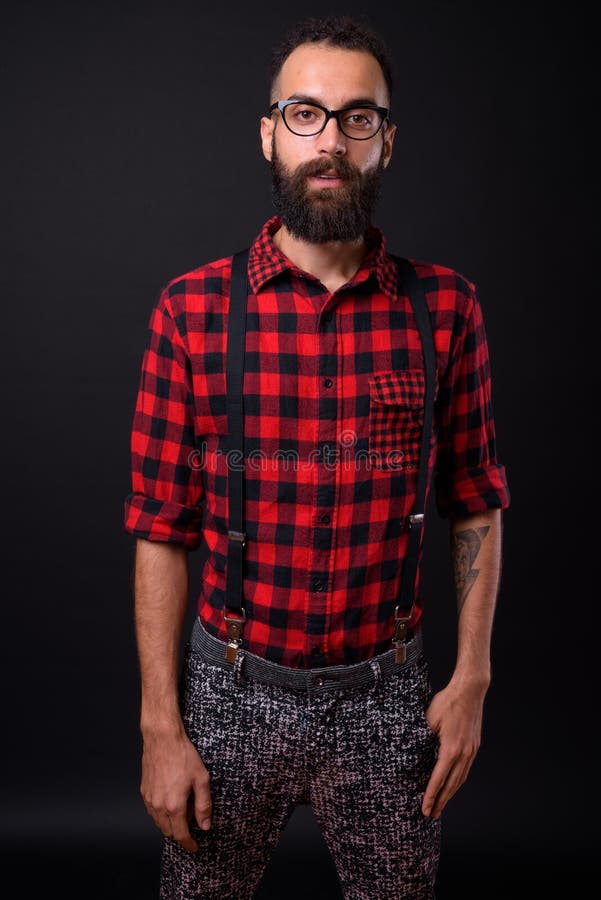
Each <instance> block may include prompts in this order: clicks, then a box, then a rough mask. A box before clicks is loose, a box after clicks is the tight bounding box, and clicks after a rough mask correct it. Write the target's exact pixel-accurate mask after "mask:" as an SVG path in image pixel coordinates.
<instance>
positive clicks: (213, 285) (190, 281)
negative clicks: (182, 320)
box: [157, 256, 232, 319]
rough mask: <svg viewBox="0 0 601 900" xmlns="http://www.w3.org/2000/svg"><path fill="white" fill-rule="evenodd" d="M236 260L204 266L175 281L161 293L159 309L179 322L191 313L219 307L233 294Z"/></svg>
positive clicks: (229, 259) (219, 260) (220, 261)
mask: <svg viewBox="0 0 601 900" xmlns="http://www.w3.org/2000/svg"><path fill="white" fill-rule="evenodd" d="M231 268H232V257H231V256H224V257H221V259H215V260H212V261H211V262H207V263H203V264H202V265H200V266H197V267H196V268H194V269H190V270H189V271H188V272H183V273H182V274H181V275H176V276H175V277H173V278H171V279H170V280H169V281H168V282H167V283H166V284H165V285H164V286H163V288H162V289H161V292H160V297H159V301H158V304H157V305H158V308H159V309H161V310H162V311H163V312H165V313H167V314H168V315H170V316H171V317H172V318H174V319H177V318H178V317H180V316H181V315H183V314H187V313H202V312H204V311H207V310H209V309H211V308H212V307H217V308H219V309H221V305H222V299H223V297H224V296H227V294H228V293H229V285H230V278H231Z"/></svg>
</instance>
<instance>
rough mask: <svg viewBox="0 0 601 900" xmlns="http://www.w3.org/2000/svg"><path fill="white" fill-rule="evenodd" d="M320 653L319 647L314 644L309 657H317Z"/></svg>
mask: <svg viewBox="0 0 601 900" xmlns="http://www.w3.org/2000/svg"><path fill="white" fill-rule="evenodd" d="M320 653H321V646H320V645H319V644H316V646H315V647H311V656H319V654H320Z"/></svg>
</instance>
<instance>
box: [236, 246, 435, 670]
mask: <svg viewBox="0 0 601 900" xmlns="http://www.w3.org/2000/svg"><path fill="white" fill-rule="evenodd" d="M393 258H394V259H395V261H396V264H397V268H398V274H399V288H400V285H403V286H404V288H405V290H406V291H407V293H408V295H409V299H410V301H411V306H412V308H413V312H414V314H415V318H416V321H417V327H418V329H419V334H420V339H421V345H422V354H423V358H424V369H425V399H424V424H423V430H422V440H421V448H420V458H419V469H418V473H417V486H416V495H415V504H414V508H413V509H414V511H413V513H412V515H410V516H409V542H408V545H407V554H406V557H405V562H404V564H403V571H402V574H401V587H400V591H399V598H398V603H397V605H396V607H395V611H394V623H395V628H394V636H393V639H392V644H393V647H394V648H395V650H396V653H395V662H397V663H402V662H404V661H405V646H406V638H407V628H408V625H409V622H410V620H411V614H412V612H413V601H414V596H415V584H416V578H417V568H418V562H419V553H420V546H421V537H422V529H423V524H424V512H425V500H426V487H427V481H428V459H429V455H430V439H431V434H432V421H433V415H434V393H435V388H436V355H435V349H434V340H433V336H432V325H431V320H430V314H429V312H428V307H427V305H426V298H425V296H424V292H423V289H422V286H421V282H420V279H419V278H418V276H417V274H416V272H415V269H414V268H413V266H412V265H411V263H410V262H409V261H408V260H406V259H403V258H401V257H397V256H395V257H393ZM248 293H249V285H248V249H246V250H241V251H240V252H238V253H236V254H234V257H233V260H232V283H231V291H230V304H229V312H228V328H227V361H226V379H227V381H226V384H227V421H228V434H229V437H228V463H227V466H228V509H229V521H228V525H229V530H228V552H227V568H226V593H225V607H224V610H223V618H224V621H225V624H226V629H227V635H228V642H227V646H226V651H225V658H226V659H227V660H228V662H231V663H233V662H234V661H235V659H236V654H237V651H238V647H239V646H240V643H241V640H242V630H243V628H244V623H245V621H246V610H245V609H244V606H243V594H242V586H243V577H244V576H243V573H244V546H245V543H246V534H245V532H244V398H243V392H242V386H243V377H244V349H245V336H246V301H247V297H248ZM230 612H234V613H235V615H234V616H231V615H229V613H230Z"/></svg>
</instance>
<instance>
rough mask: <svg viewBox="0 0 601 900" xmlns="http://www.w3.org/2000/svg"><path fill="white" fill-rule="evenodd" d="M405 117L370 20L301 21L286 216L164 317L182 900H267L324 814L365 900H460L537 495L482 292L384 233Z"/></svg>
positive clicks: (155, 812) (168, 616) (146, 679)
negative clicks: (499, 620)
mask: <svg viewBox="0 0 601 900" xmlns="http://www.w3.org/2000/svg"><path fill="white" fill-rule="evenodd" d="M391 105H392V77H391V65H390V55H389V51H388V50H387V48H386V45H385V43H384V41H383V39H382V38H381V36H380V35H378V34H377V33H376V32H374V31H373V30H372V29H371V28H369V27H366V26H365V24H363V23H362V22H357V21H354V20H352V19H349V18H347V17H342V18H331V17H329V18H325V19H314V18H312V19H309V20H304V21H302V22H300V23H298V24H297V25H296V26H295V27H294V28H292V29H291V30H290V32H289V33H288V35H286V37H285V38H284V40H283V41H282V43H281V44H280V45H279V46H278V47H277V48H276V50H275V51H274V56H273V66H272V81H271V96H270V101H269V104H268V110H267V113H268V114H267V115H265V116H263V117H262V118H261V121H260V136H261V144H262V150H263V154H264V156H265V158H266V159H267V161H268V163H269V165H270V167H271V172H272V185H273V201H274V206H275V215H274V216H273V217H272V218H270V219H269V221H267V222H266V223H265V224H264V225H263V227H262V228H261V230H260V232H259V233H258V235H257V237H256V238H255V240H254V241H253V243H252V245H251V247H250V248H249V250H248V253H247V255H246V256H243V257H240V255H239V254H237V255H236V257H232V256H228V257H226V258H224V259H219V260H216V261H213V262H209V263H206V264H204V265H202V266H200V267H199V268H197V269H195V270H193V271H191V272H187V273H185V274H183V275H180V276H178V277H177V278H174V279H173V280H172V281H170V282H169V284H168V285H167V286H166V287H165V288H164V290H163V291H162V292H161V295H160V299H159V301H158V303H157V304H156V306H155V308H154V309H153V311H152V315H151V319H150V325H149V332H148V342H147V346H146V349H145V352H144V358H143V363H142V376H141V382H140V388H139V393H138V399H137V404H136V410H135V415H134V421H133V428H132V490H131V492H130V493H129V494H128V495H127V498H126V501H125V522H124V527H125V530H126V532H127V533H128V534H131V535H133V536H134V537H135V538H136V556H135V573H134V574H135V579H134V595H135V597H134V599H135V623H136V638H137V644H138V650H139V662H140V671H141V685H142V698H141V718H140V726H141V731H142V737H143V757H142V781H141V793H142V796H143V799H144V803H145V805H146V808H147V810H148V812H149V814H150V815H151V816H152V819H153V820H154V822H155V823H156V825H157V827H158V828H159V829H160V830H161V832H162V834H163V835H164V845H163V854H162V860H161V883H160V896H161V898H162V900H192V898H203V900H213V898H215V900H217V898H219V900H223V898H236V900H243V898H251V897H253V896H254V894H255V892H256V890H257V888H258V885H259V883H260V880H261V877H262V874H263V872H264V871H265V869H266V867H267V865H268V862H269V860H270V857H271V854H272V852H273V850H274V848H275V847H276V845H277V843H278V839H279V837H280V835H281V833H282V830H283V829H284V827H285V825H286V823H287V821H288V820H289V817H290V815H291V814H292V812H293V811H294V809H295V807H296V806H297V805H298V804H302V803H305V804H310V805H311V807H312V810H313V812H314V814H315V816H316V819H317V821H318V822H319V825H320V827H321V829H322V831H323V834H324V837H325V840H326V842H327V845H328V847H329V849H330V852H331V854H332V857H333V860H334V863H335V866H336V869H337V871H338V874H339V878H340V886H341V891H342V894H343V896H344V897H345V898H347V900H351V898H352V900H373V898H376V897H377V898H379V900H385V898H391V900H392V898H394V900H398V898H401V897H404V898H410V900H421V898H424V900H425V898H432V897H434V889H435V879H436V873H437V866H438V861H439V853H440V836H441V818H440V816H441V812H442V810H443V808H444V807H445V805H446V803H447V802H448V801H449V800H450V798H451V797H452V796H453V795H454V794H455V792H456V791H457V790H458V788H459V787H460V786H461V784H462V783H463V782H464V781H465V779H466V777H467V775H468V771H469V769H470V766H471V764H472V762H473V759H474V757H475V754H476V752H477V749H478V747H479V744H480V737H481V725H482V710H483V703H484V698H485V694H486V691H487V688H488V685H489V682H490V677H491V673H490V642H491V630H492V622H493V612H494V608H495V603H496V598H497V593H498V585H499V578H500V560H501V511H502V510H503V509H505V508H506V507H507V506H508V505H509V491H508V486H507V480H506V475H505V470H504V467H503V466H502V465H501V464H500V463H499V462H498V460H497V458H496V448H495V429H494V421H493V415H492V405H491V396H490V394H491V385H490V370H489V359H488V349H487V343H486V336H485V332H484V325H483V319H482V310H481V307H480V304H479V302H478V299H477V297H476V292H475V289H474V285H473V284H472V283H471V282H470V281H469V280H467V279H466V278H464V277H462V276H461V275H460V274H459V273H457V272H455V271H454V270H452V269H450V268H448V267H444V266H441V265H437V264H434V263H426V262H418V261H416V260H406V259H404V260H403V258H397V257H395V256H393V255H391V254H390V253H389V252H388V251H387V249H386V244H385V239H384V235H383V233H382V231H381V230H380V229H379V228H377V227H376V226H375V225H374V223H373V215H374V209H375V205H376V201H377V197H378V192H379V189H380V186H381V182H382V177H383V175H384V172H385V170H386V168H387V166H388V164H389V162H390V159H391V155H392V148H393V141H394V137H395V133H396V126H395V125H394V124H393V122H392V113H391ZM236 260H238V262H236ZM239 260H242V261H241V262H240V261H239ZM237 266H241V267H242V268H241V269H238V268H236V267H237ZM240 272H241V273H242V274H240ZM420 298H421V299H420ZM241 310H242V312H241ZM237 340H238V341H239V343H236V341H237ZM236 378H239V382H238V388H239V391H238V393H237V390H236V383H237V382H236ZM242 414H243V415H242ZM201 447H202V454H201V459H202V464H199V462H198V461H199V448H201ZM236 449H239V450H241V457H240V456H239V458H238V465H237V466H236V465H235V463H234V460H233V456H232V455H231V451H233V450H236ZM343 451H344V452H343ZM240 458H241V460H242V472H241V471H240V464H239V463H240ZM257 458H258V460H259V463H258V464H257ZM433 476H434V477H433ZM242 477H243V481H242ZM431 482H432V483H434V485H435V494H436V502H437V507H438V512H439V513H440V514H441V515H443V516H446V517H448V519H449V523H450V535H451V547H452V554H453V561H454V564H455V584H456V589H457V602H458V615H459V618H458V644H457V661H456V665H455V668H454V671H453V673H452V677H451V678H450V680H449V681H448V683H447V684H446V685H444V686H443V687H442V688H441V690H439V691H437V692H434V691H433V689H432V685H431V681H430V670H429V662H428V660H427V658H426V656H425V654H424V648H423V635H422V614H423V608H424V600H423V597H422V595H421V593H420V591H419V565H418V562H419V561H420V553H421V540H422V536H423V535H422V532H423V521H424V506H425V500H426V497H427V494H428V489H429V486H430V483H431ZM242 486H243V491H242ZM201 545H202V547H203V549H204V550H205V551H206V560H205V563H204V567H203V571H202V577H201V579H200V583H199V584H197V585H194V592H195V602H196V608H197V616H196V617H195V620H194V627H193V630H192V633H191V634H190V635H189V639H188V640H187V642H186V644H185V652H184V655H183V659H182V665H181V669H179V671H178V665H179V663H178V660H179V652H180V649H181V646H180V642H181V637H182V625H183V621H184V616H185V612H186V608H187V605H188V600H189V593H188V591H189V583H188V553H189V552H190V551H193V550H196V549H197V548H198V547H200V546H201ZM466 547H467V548H469V554H466V552H465V548H466ZM228 579H229V580H228ZM286 893H287V892H286V887H285V886H283V887H282V893H281V896H282V897H285V896H286Z"/></svg>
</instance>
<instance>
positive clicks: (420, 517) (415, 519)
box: [409, 513, 424, 528]
mask: <svg viewBox="0 0 601 900" xmlns="http://www.w3.org/2000/svg"><path fill="white" fill-rule="evenodd" d="M423 524H424V514H423V513H414V514H413V515H412V516H409V527H410V528H413V527H415V528H421V527H422V525H423Z"/></svg>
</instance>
